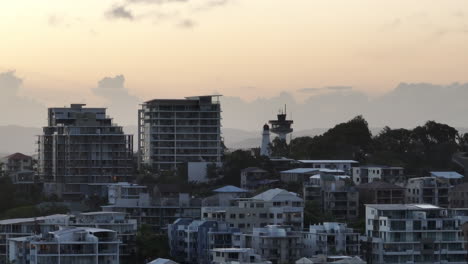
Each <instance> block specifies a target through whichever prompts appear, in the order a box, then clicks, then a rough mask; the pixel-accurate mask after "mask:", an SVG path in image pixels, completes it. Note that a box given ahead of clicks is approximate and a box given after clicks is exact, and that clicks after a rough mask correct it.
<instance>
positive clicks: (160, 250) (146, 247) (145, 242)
mask: <svg viewBox="0 0 468 264" xmlns="http://www.w3.org/2000/svg"><path fill="white" fill-rule="evenodd" d="M136 246H137V261H138V263H147V262H150V261H151V260H154V259H156V258H169V257H170V256H169V240H168V237H167V235H165V234H157V233H155V232H154V231H153V230H152V228H151V226H148V225H141V226H140V229H139V230H138V232H137V235H136Z"/></svg>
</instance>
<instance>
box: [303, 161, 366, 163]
mask: <svg viewBox="0 0 468 264" xmlns="http://www.w3.org/2000/svg"><path fill="white" fill-rule="evenodd" d="M298 161H299V162H301V163H359V162H357V161H355V160H298Z"/></svg>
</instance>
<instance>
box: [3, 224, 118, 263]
mask: <svg viewBox="0 0 468 264" xmlns="http://www.w3.org/2000/svg"><path fill="white" fill-rule="evenodd" d="M119 244H120V241H119V240H118V238H117V234H116V232H114V231H112V230H106V229H97V228H63V229H61V230H58V231H54V232H50V233H48V234H45V235H42V236H30V237H20V238H12V239H9V245H10V246H9V252H8V260H9V261H10V262H13V263H15V264H42V263H70V264H72V263H79V264H100V263H106V264H107V263H108V264H119Z"/></svg>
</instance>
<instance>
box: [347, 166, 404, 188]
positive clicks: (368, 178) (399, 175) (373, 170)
mask: <svg viewBox="0 0 468 264" xmlns="http://www.w3.org/2000/svg"><path fill="white" fill-rule="evenodd" d="M352 172H353V181H354V183H355V184H356V185H358V184H363V183H369V182H373V181H375V180H381V181H385V182H389V183H396V182H399V181H404V180H405V169H404V168H402V167H389V166H361V167H354V168H353V169H352Z"/></svg>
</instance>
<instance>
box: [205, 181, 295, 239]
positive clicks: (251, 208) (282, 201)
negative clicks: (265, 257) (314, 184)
mask: <svg viewBox="0 0 468 264" xmlns="http://www.w3.org/2000/svg"><path fill="white" fill-rule="evenodd" d="M231 202H232V203H231V205H230V206H203V207H202V219H203V220H220V221H225V222H227V223H229V224H230V226H231V227H237V228H239V229H240V230H241V231H251V230H252V228H256V227H264V226H267V225H289V226H292V227H293V228H294V229H296V230H302V228H303V220H304V200H303V199H302V198H300V197H299V196H298V195H297V194H296V193H291V192H288V191H286V190H283V189H271V190H268V191H266V192H263V193H261V194H259V195H257V196H254V197H252V198H239V199H235V200H233V201H231Z"/></svg>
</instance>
